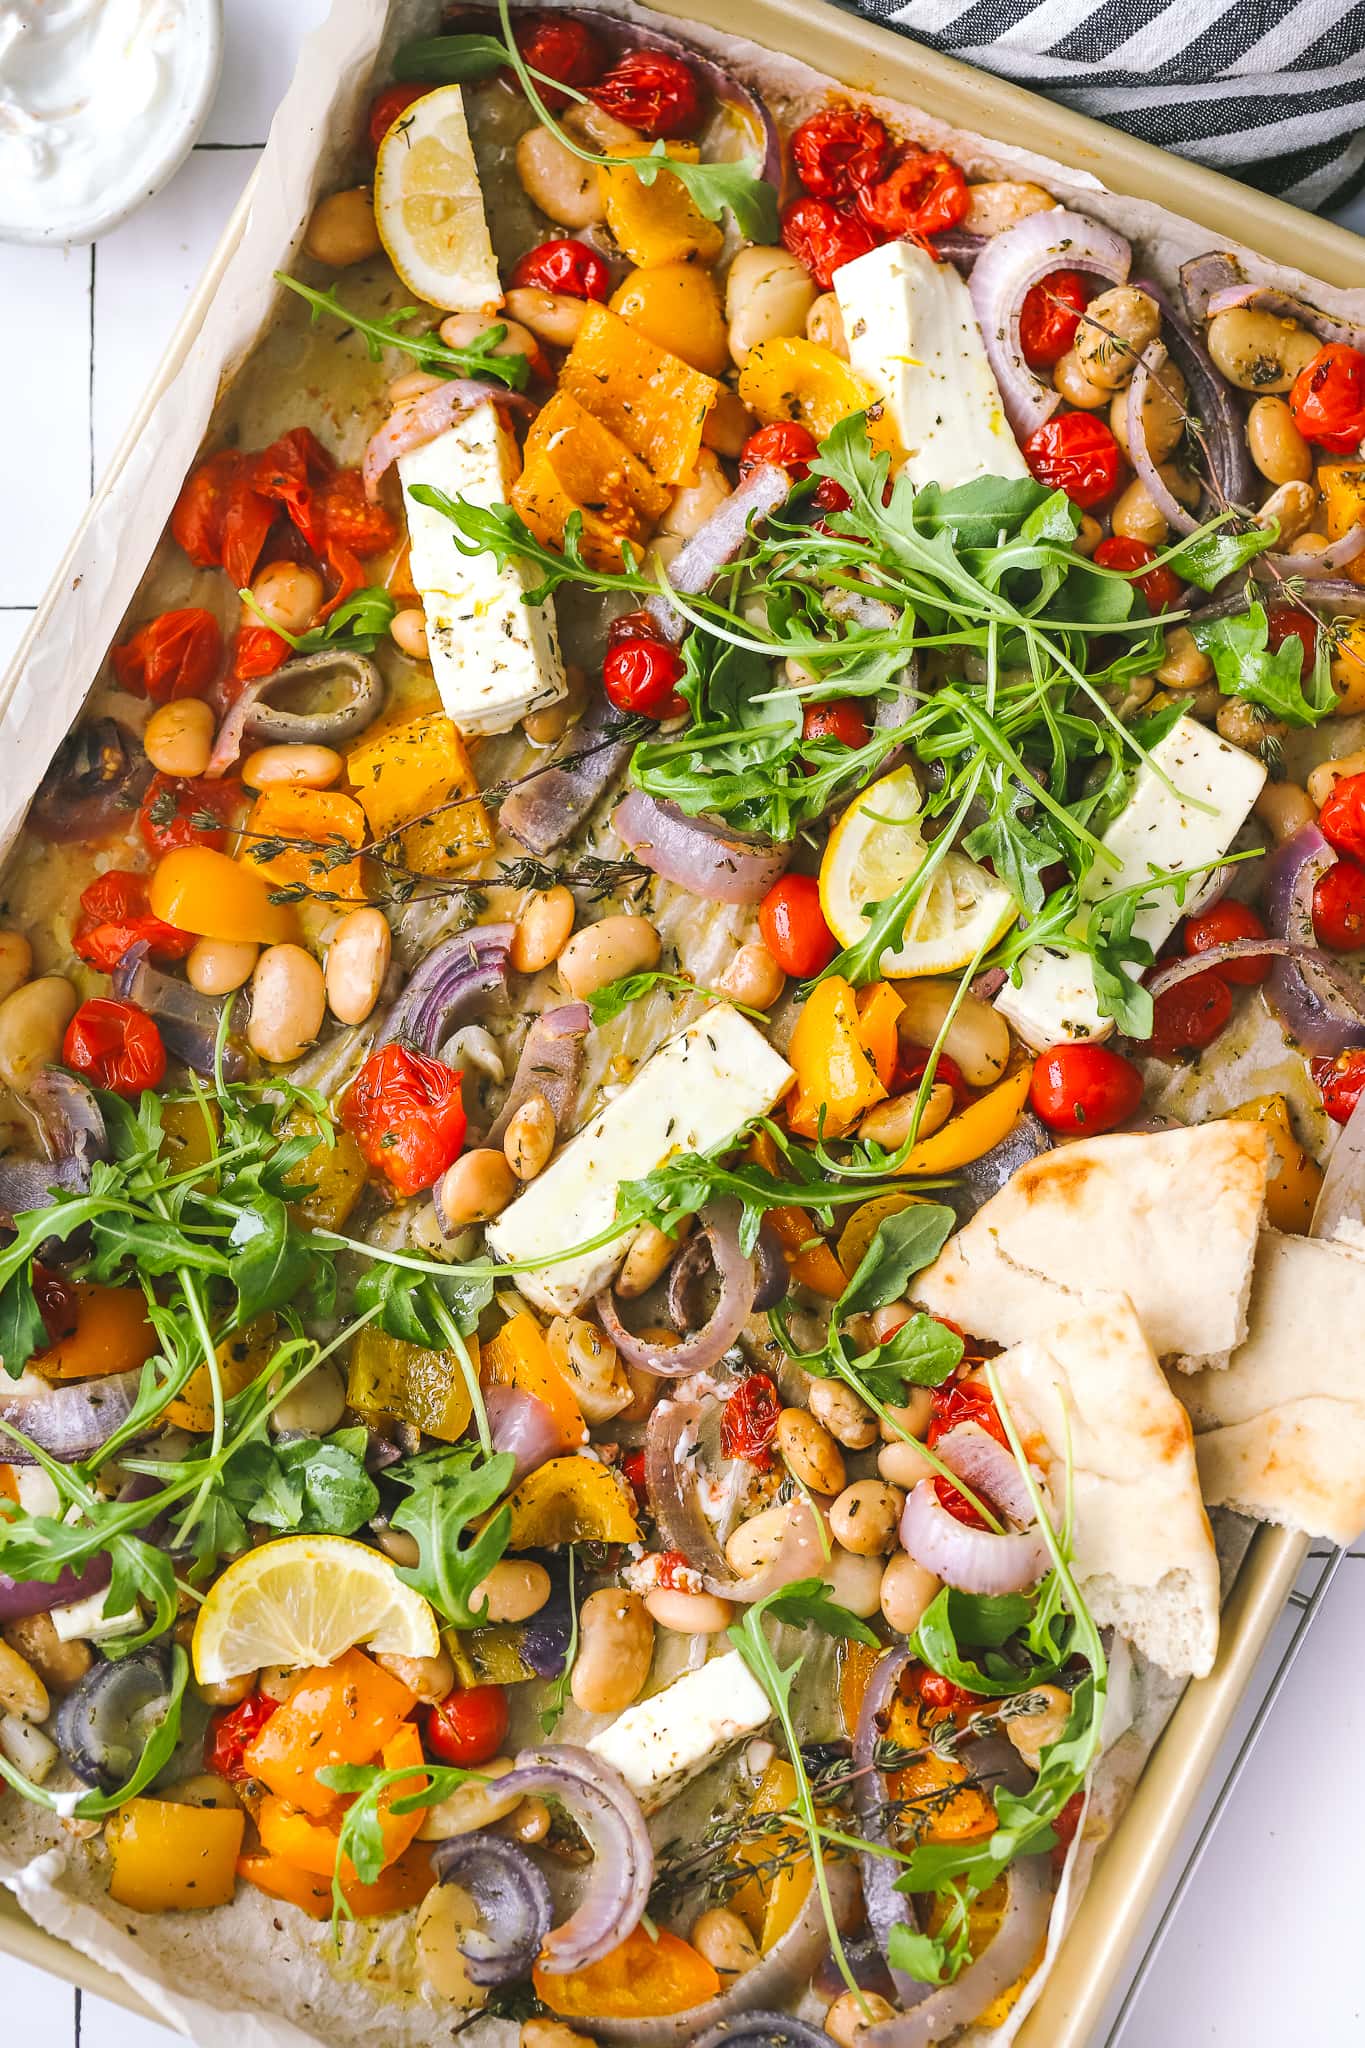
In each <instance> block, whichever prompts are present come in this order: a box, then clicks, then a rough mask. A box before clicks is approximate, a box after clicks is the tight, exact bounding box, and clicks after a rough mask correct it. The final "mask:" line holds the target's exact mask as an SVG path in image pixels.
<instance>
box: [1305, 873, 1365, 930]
mask: <svg viewBox="0 0 1365 2048" xmlns="http://www.w3.org/2000/svg"><path fill="white" fill-rule="evenodd" d="M1313 930H1314V933H1315V934H1316V936H1317V941H1318V944H1319V945H1320V946H1330V947H1331V949H1332V951H1333V952H1334V953H1358V952H1359V951H1360V949H1361V947H1362V946H1365V867H1362V866H1361V865H1360V863H1359V861H1354V860H1352V859H1351V858H1350V857H1349V855H1346V854H1343V855H1342V856H1341V858H1340V859H1339V860H1335V861H1333V863H1332V865H1331V867H1330V868H1328V869H1326V870H1325V872H1324V873H1323V874H1321V875H1319V876H1318V879H1317V881H1316V882H1315V883H1314V884H1313Z"/></svg>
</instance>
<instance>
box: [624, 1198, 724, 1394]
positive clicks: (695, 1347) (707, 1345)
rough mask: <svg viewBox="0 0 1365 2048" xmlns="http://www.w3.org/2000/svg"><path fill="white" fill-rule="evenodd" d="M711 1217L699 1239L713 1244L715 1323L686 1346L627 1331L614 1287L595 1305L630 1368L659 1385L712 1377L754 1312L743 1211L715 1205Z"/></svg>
mask: <svg viewBox="0 0 1365 2048" xmlns="http://www.w3.org/2000/svg"><path fill="white" fill-rule="evenodd" d="M706 1213H707V1218H708V1219H709V1220H704V1221H703V1223H702V1227H701V1231H700V1235H701V1236H702V1237H704V1238H706V1239H707V1240H708V1242H709V1243H710V1246H711V1263H712V1266H713V1268H714V1270H715V1275H716V1282H717V1285H718V1286H719V1288H720V1298H719V1300H718V1301H717V1303H716V1306H715V1308H714V1310H713V1311H712V1314H711V1320H710V1322H708V1323H706V1324H704V1325H703V1326H702V1328H701V1329H700V1330H695V1331H693V1333H692V1334H691V1336H688V1337H684V1338H683V1341H682V1343H681V1344H675V1345H673V1346H671V1347H670V1346H666V1345H663V1344H656V1343H652V1342H651V1341H650V1339H649V1338H648V1337H637V1336H636V1335H635V1332H634V1331H633V1330H628V1329H627V1328H626V1326H625V1324H624V1323H623V1322H622V1321H621V1316H620V1312H619V1310H618V1309H617V1306H616V1297H615V1295H614V1294H613V1293H612V1290H611V1288H610V1287H605V1288H603V1290H602V1292H601V1294H599V1295H598V1297H597V1301H596V1304H595V1306H596V1309H597V1314H598V1319H599V1320H600V1322H601V1324H602V1327H603V1329H604V1330H605V1331H606V1333H607V1335H608V1336H609V1337H610V1338H611V1341H612V1343H613V1344H614V1345H615V1346H616V1349H617V1351H618V1352H619V1353H620V1355H621V1357H622V1358H624V1360H625V1361H626V1364H627V1365H633V1366H636V1367H638V1369H639V1370H640V1371H641V1372H652V1373H655V1374H656V1375H657V1376H658V1377H659V1378H660V1379H666V1380H678V1379H685V1378H686V1377H687V1376H688V1374H689V1373H694V1372H709V1371H710V1370H711V1368H712V1367H713V1366H715V1365H719V1363H720V1361H721V1359H722V1358H724V1356H725V1354H726V1352H727V1351H728V1350H729V1349H730V1346H731V1345H732V1344H733V1343H735V1341H736V1340H737V1338H738V1337H739V1334H740V1331H741V1330H742V1329H743V1328H744V1325H745V1324H746V1323H747V1322H748V1320H749V1315H750V1312H751V1310H752V1309H753V1305H754V1294H755V1292H756V1289H757V1286H758V1282H757V1278H756V1275H755V1273H754V1262H753V1260H752V1258H751V1257H750V1256H749V1254H748V1253H747V1252H743V1251H741V1250H740V1248H739V1205H738V1203H736V1202H716V1203H714V1204H713V1206H712V1207H711V1208H710V1209H709V1210H708V1211H707V1212H706Z"/></svg>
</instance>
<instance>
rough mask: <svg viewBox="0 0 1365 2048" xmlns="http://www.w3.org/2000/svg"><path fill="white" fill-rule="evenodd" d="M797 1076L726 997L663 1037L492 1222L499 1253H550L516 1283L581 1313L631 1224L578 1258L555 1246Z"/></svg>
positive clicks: (565, 1245) (702, 1147) (559, 1310)
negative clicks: (627, 1187) (619, 1194)
mask: <svg viewBox="0 0 1365 2048" xmlns="http://www.w3.org/2000/svg"><path fill="white" fill-rule="evenodd" d="M792 1078H793V1077H792V1070H791V1068H790V1067H789V1066H788V1065H787V1062H786V1061H785V1060H784V1059H783V1058H782V1056H781V1054H780V1053H777V1052H774V1051H773V1048H772V1047H771V1046H770V1045H769V1043H768V1041H767V1039H766V1038H764V1037H763V1035H762V1033H761V1032H759V1031H756V1030H755V1029H754V1027H753V1025H752V1024H750V1023H749V1022H747V1020H746V1019H745V1018H743V1017H741V1016H740V1014H739V1012H738V1010H732V1009H731V1008H730V1007H729V1005H728V1004H725V1003H721V1004H718V1005H717V1006H716V1007H715V1008H714V1009H711V1010H708V1011H707V1012H706V1014H705V1016H703V1017H699V1018H698V1019H697V1022H696V1023H695V1024H689V1025H688V1027H687V1029H686V1030H685V1031H681V1032H679V1033H678V1035H677V1036H676V1037H675V1038H670V1039H669V1040H668V1042H667V1043H666V1044H665V1045H661V1046H660V1048H659V1050H658V1051H657V1052H656V1053H655V1054H654V1055H653V1057H652V1058H651V1059H648V1060H646V1062H645V1064H644V1065H643V1066H642V1067H641V1069H640V1071H639V1073H638V1074H637V1075H636V1076H635V1078H634V1080H633V1081H632V1082H631V1083H630V1085H629V1087H627V1088H625V1089H623V1090H622V1092H621V1094H620V1095H618V1096H617V1097H616V1099H615V1101H614V1102H610V1103H608V1104H607V1107H606V1108H605V1109H603V1110H600V1111H599V1112H598V1114H597V1115H596V1116H595V1117H594V1118H593V1120H592V1122H591V1123H590V1124H588V1125H587V1126H586V1127H585V1128H584V1129H583V1130H581V1131H580V1132H579V1133H578V1135H577V1136H576V1137H575V1138H571V1139H570V1141H569V1143H568V1144H567V1145H566V1146H565V1147H564V1148H563V1150H562V1151H561V1152H559V1153H557V1154H556V1155H555V1157H554V1158H553V1159H552V1160H551V1162H550V1164H549V1165H548V1166H547V1167H546V1169H545V1171H544V1173H542V1174H539V1175H537V1177H536V1179H535V1180H533V1181H532V1182H531V1183H530V1185H529V1186H528V1187H527V1188H526V1189H525V1191H524V1192H523V1193H522V1194H520V1195H518V1197H517V1199H516V1200H515V1202H513V1203H512V1205H511V1206H510V1208H507V1209H504V1210H503V1212H502V1214H501V1216H499V1217H498V1219H497V1221H496V1222H495V1223H491V1224H490V1225H489V1227H488V1240H487V1241H488V1247H489V1250H490V1251H491V1252H492V1253H493V1256H494V1257H495V1258H498V1259H507V1260H522V1259H535V1260H540V1259H544V1260H545V1261H546V1264H545V1265H544V1267H543V1268H539V1267H538V1268H537V1270H536V1271H535V1272H530V1273H517V1274H514V1275H513V1278H514V1279H515V1281H516V1284H517V1286H518V1287H519V1288H520V1289H521V1291H522V1293H523V1294H524V1295H525V1296H526V1298H527V1300H528V1301H532V1302H534V1303H535V1304H536V1306H537V1307H538V1308H543V1309H545V1310H546V1311H547V1312H548V1313H550V1314H552V1315H570V1314H572V1313H573V1311H574V1310H575V1309H577V1308H579V1307H580V1306H581V1305H582V1303H583V1302H585V1301H587V1300H589V1299H590V1298H591V1297H592V1296H593V1295H595V1294H599V1293H600V1292H601V1290H602V1289H603V1288H604V1287H605V1286H606V1285H607V1283H608V1281H609V1280H610V1279H611V1277H612V1275H613V1273H614V1272H615V1271H616V1269H617V1267H618V1266H619V1265H620V1263H621V1260H622V1258H623V1256H624V1255H625V1249H626V1244H627V1242H628V1241H629V1238H630V1234H631V1233H630V1231H629V1230H625V1231H623V1232H622V1233H621V1234H620V1236H619V1237H616V1238H614V1239H612V1240H611V1241H610V1242H609V1243H607V1244H605V1245H603V1246H601V1247H599V1249H598V1250H596V1251H592V1252H584V1253H583V1254H582V1255H581V1256H580V1257H578V1258H573V1259H563V1260H557V1254H558V1253H560V1252H563V1251H567V1250H568V1249H569V1248H570V1247H571V1246H573V1245H576V1244H583V1243H585V1242H586V1241H587V1240H588V1239H589V1238H594V1237H599V1236H600V1235H601V1233H602V1232H603V1231H604V1230H606V1229H607V1228H608V1227H609V1226H610V1224H611V1220H612V1218H613V1216H614V1215H615V1214H616V1191H617V1189H618V1188H619V1187H620V1185H621V1183H622V1181H628V1180H642V1179H643V1178H644V1176H645V1175H646V1174H647V1173H653V1171H654V1169H655V1168H656V1167H658V1166H662V1165H663V1164H664V1162H665V1160H668V1159H673V1158H675V1157H676V1156H677V1155H678V1154H679V1153H688V1152H709V1151H710V1150H711V1149H712V1148H713V1147H714V1146H717V1145H723V1144H724V1143H725V1141H726V1139H727V1138H730V1137H732V1136H734V1135H735V1134H736V1133H737V1132H738V1131H740V1130H742V1129H743V1127H744V1125H745V1124H747V1123H748V1122H749V1120H750V1118H752V1117H756V1116H763V1115H765V1114H766V1113H767V1112H768V1111H769V1110H770V1109H772V1108H773V1106H774V1104H775V1103H777V1102H780V1101H781V1099H782V1097H783V1096H784V1095H785V1094H786V1092H787V1090H788V1088H789V1087H790V1086H791V1083H792ZM556 1260H557V1262H555V1263H551V1261H556Z"/></svg>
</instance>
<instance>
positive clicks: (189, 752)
mask: <svg viewBox="0 0 1365 2048" xmlns="http://www.w3.org/2000/svg"><path fill="white" fill-rule="evenodd" d="M216 723H217V721H216V720H215V718H214V716H213V710H212V707H211V706H210V705H208V704H206V703H205V702H204V700H203V698H202V697H173V698H172V699H171V701H170V703H169V704H158V705H157V707H156V710H155V711H154V712H153V713H152V715H151V717H150V718H149V719H148V720H147V730H146V731H145V732H144V733H143V735H142V745H143V750H144V752H145V753H146V756H147V759H148V760H149V761H150V762H151V764H152V766H153V768H155V769H156V770H157V772H158V774H160V775H202V774H203V772H204V770H205V769H206V768H207V767H208V765H209V755H210V754H211V753H212V752H213V735H214V731H215V727H216Z"/></svg>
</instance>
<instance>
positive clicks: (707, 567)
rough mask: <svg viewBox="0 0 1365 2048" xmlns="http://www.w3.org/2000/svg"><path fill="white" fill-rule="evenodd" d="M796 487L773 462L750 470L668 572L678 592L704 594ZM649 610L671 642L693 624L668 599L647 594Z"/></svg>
mask: <svg viewBox="0 0 1365 2048" xmlns="http://www.w3.org/2000/svg"><path fill="white" fill-rule="evenodd" d="M791 488H792V480H791V477H790V475H789V474H788V472H787V471H786V470H785V469H778V468H777V467H776V466H775V465H774V464H772V463H767V462H765V463H761V464H760V465H759V467H758V468H757V469H755V470H751V471H750V473H749V475H748V476H746V477H745V478H744V480H743V482H742V483H741V484H740V485H739V487H738V489H737V490H733V491H731V493H730V495H729V497H728V498H727V499H726V500H725V503H724V504H723V505H720V506H718V507H717V508H716V510H715V511H714V512H713V513H712V514H711V517H710V518H709V519H708V520H707V521H706V523H705V524H704V525H703V526H699V527H698V529H697V531H696V532H695V533H694V534H693V536H692V538H691V539H690V540H689V541H688V542H687V544H686V546H685V547H682V548H680V549H679V550H678V553H677V555H676V556H675V557H674V559H673V562H672V564H671V566H670V568H669V571H668V581H669V583H670V585H671V587H672V588H673V589H674V590H676V591H677V592H678V594H679V596H680V597H699V596H700V595H701V594H702V592H703V591H705V590H708V589H709V588H710V586H711V585H712V584H713V583H714V582H715V580H716V578H717V576H719V574H720V572H721V570H722V569H726V568H728V567H729V565H730V564H731V562H733V561H734V560H735V558H736V556H737V555H740V554H742V553H743V551H744V549H745V547H746V546H747V545H748V541H749V537H750V534H751V532H752V529H753V525H754V523H755V522H759V521H762V520H764V519H767V518H770V517H771V515H772V514H773V513H774V512H776V511H778V510H780V508H781V507H782V506H783V505H785V504H786V502H787V499H788V498H789V497H790V496H791ZM645 610H646V611H647V612H648V613H649V614H650V616H651V617H652V618H653V620H654V621H655V623H656V625H657V626H658V628H659V631H660V632H661V633H662V634H663V635H664V637H665V639H668V640H672V641H678V640H681V639H682V637H683V635H684V633H686V632H687V631H688V630H689V627H690V625H691V621H690V620H689V619H685V618H684V617H683V615H682V613H681V612H680V611H679V610H678V609H677V607H676V606H675V605H671V604H670V603H669V602H668V599H667V598H666V597H650V598H646V599H645Z"/></svg>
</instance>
